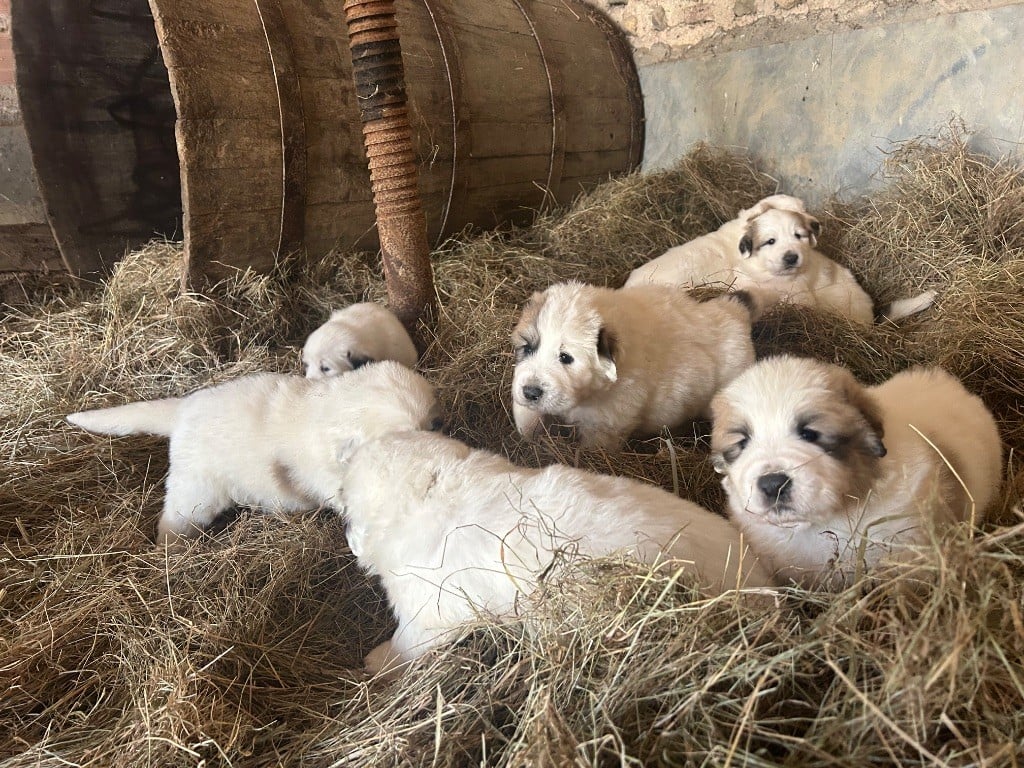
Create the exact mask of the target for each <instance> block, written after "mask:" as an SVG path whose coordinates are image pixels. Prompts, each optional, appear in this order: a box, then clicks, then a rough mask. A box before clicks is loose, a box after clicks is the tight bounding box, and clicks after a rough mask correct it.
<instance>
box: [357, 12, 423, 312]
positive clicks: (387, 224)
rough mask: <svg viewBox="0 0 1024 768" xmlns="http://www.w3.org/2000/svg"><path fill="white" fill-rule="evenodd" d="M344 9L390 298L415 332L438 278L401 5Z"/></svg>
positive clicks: (394, 309) (392, 306) (392, 305)
mask: <svg viewBox="0 0 1024 768" xmlns="http://www.w3.org/2000/svg"><path fill="white" fill-rule="evenodd" d="M344 7H345V21H346V23H347V24H348V36H349V47H350V49H351V51H352V77H353V80H354V81H355V89H356V97H357V99H358V100H359V112H360V117H361V118H362V121H363V142H364V144H365V146H366V155H367V157H368V159H369V166H370V184H371V188H372V189H373V203H374V207H375V209H376V212H377V230H378V233H379V235H380V246H381V254H382V257H383V261H384V277H385V279H386V280H387V287H388V303H389V304H390V306H391V309H392V310H393V311H394V312H395V314H396V315H398V317H399V319H401V321H402V322H403V323H404V324H405V325H406V327H407V328H409V330H410V331H413V332H415V326H416V323H417V321H418V320H420V319H421V318H426V317H429V316H430V315H431V314H432V312H433V306H434V280H433V271H432V269H431V265H430V247H429V245H428V243H427V222H426V217H425V216H424V214H423V206H422V202H421V200H420V192H419V187H418V186H417V175H418V172H417V160H416V154H415V152H414V151H413V143H412V128H411V126H410V124H409V111H408V108H407V106H406V96H405V72H404V69H403V67H402V49H401V46H400V44H399V38H398V24H397V22H396V19H395V4H394V2H393V0H345V5H344Z"/></svg>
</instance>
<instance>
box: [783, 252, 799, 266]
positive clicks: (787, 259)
mask: <svg viewBox="0 0 1024 768" xmlns="http://www.w3.org/2000/svg"><path fill="white" fill-rule="evenodd" d="M798 261H800V254H799V253H794V252H793V251H788V252H786V253H785V254H783V256H782V263H783V264H785V265H786V266H787V267H795V266H796V263H797V262H798Z"/></svg>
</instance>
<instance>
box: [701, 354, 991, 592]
mask: <svg viewBox="0 0 1024 768" xmlns="http://www.w3.org/2000/svg"><path fill="white" fill-rule="evenodd" d="M712 410H713V411H714V429H713V431H712V451H713V452H714V462H715V466H716V468H717V469H718V471H719V472H721V473H722V475H723V479H722V483H723V485H724V486H725V489H726V492H727V493H728V496H729V507H728V508H729V516H730V518H731V519H732V520H733V521H734V522H735V523H736V524H737V525H738V526H739V528H740V529H741V530H742V531H743V532H744V533H745V534H746V535H747V536H748V537H749V541H750V544H751V546H752V547H753V548H754V550H755V551H756V552H757V553H758V555H760V556H761V557H762V558H765V559H766V560H768V561H770V562H771V563H772V564H773V566H774V568H775V569H776V572H777V573H778V574H779V575H780V576H782V577H783V578H785V579H788V580H792V581H796V582H799V583H801V584H804V585H807V586H812V587H813V586H825V587H831V588H833V589H839V588H843V587H846V586H848V585H849V584H851V583H852V582H853V580H854V577H855V576H856V574H858V573H860V572H862V571H864V570H871V569H873V568H874V567H875V566H876V565H878V564H879V563H880V562H883V561H891V560H893V559H894V558H898V557H905V556H907V555H909V554H910V549H911V548H912V547H913V546H914V545H917V546H919V547H920V546H922V545H925V544H927V543H928V542H929V541H930V540H931V539H932V538H933V537H934V536H935V535H936V532H937V531H941V530H942V529H943V528H947V527H949V526H950V525H952V524H953V523H955V522H970V523H971V525H972V526H973V525H975V524H976V523H978V522H980V521H981V520H982V519H983V516H984V513H985V512H986V511H987V510H988V507H989V505H990V504H991V503H992V501H993V500H994V499H995V498H996V494H997V493H998V491H999V484H1000V478H1001V477H1002V472H1003V464H1002V444H1001V443H1000V440H999V432H998V430H997V428H996V423H995V420H994V419H993V418H992V414H991V413H990V412H989V411H988V409H987V408H986V407H985V404H984V403H982V402H981V400H979V399H978V398H977V397H975V396H974V395H972V394H970V393H969V392H968V391H967V390H966V389H964V387H963V385H962V384H961V383H960V382H959V381H958V380H957V379H956V378H954V377H953V376H950V375H949V374H948V373H946V372H945V371H943V370H942V369H940V368H915V369H910V370H906V371H903V372H901V373H899V374H897V375H896V376H894V377H892V378H891V379H889V380H888V381H886V382H885V383H883V384H880V385H879V386H876V387H870V388H865V387H863V386H861V384H860V383H859V382H858V381H857V380H856V379H855V378H854V377H853V376H852V375H851V374H850V373H849V371H847V370H845V369H843V368H840V367H838V366H834V365H827V364H825V363H821V362H818V361H815V360H809V359H806V358H795V357H788V356H782V357H774V358H768V359H765V360H761V361H760V362H758V363H757V364H756V365H754V366H753V367H752V368H750V369H748V370H746V371H744V372H743V373H742V374H740V376H738V377H737V378H736V379H735V380H733V382H732V383H731V384H729V385H728V386H727V387H725V388H724V389H723V390H722V391H721V392H720V393H719V394H718V395H716V397H715V399H714V401H713V403H712Z"/></svg>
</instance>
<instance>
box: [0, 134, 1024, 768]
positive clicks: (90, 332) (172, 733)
mask: <svg viewBox="0 0 1024 768" xmlns="http://www.w3.org/2000/svg"><path fill="white" fill-rule="evenodd" d="M883 170H884V172H885V173H886V175H887V178H886V180H885V185H884V187H883V188H882V190H881V191H880V192H878V193H877V194H875V195H873V196H872V198H871V199H870V200H865V201H863V202H861V203H859V204H857V205H855V206H846V207H838V206H837V207H835V209H834V210H830V211H829V212H827V213H823V214H822V219H823V223H824V236H823V242H822V248H823V250H825V251H826V252H827V253H829V255H832V256H833V257H834V258H837V259H838V260H840V261H842V262H843V263H846V264H847V265H849V266H850V267H851V268H852V269H853V271H854V272H855V273H856V274H857V275H858V277H860V278H861V280H862V281H863V284H864V285H865V286H866V288H867V289H868V291H869V292H870V293H872V295H873V296H874V297H875V298H876V299H877V300H879V301H886V300H889V299H892V298H895V297H898V296H901V295H908V294H910V293H912V292H916V291H918V290H920V289H923V288H927V287H933V288H936V289H938V290H939V291H940V298H939V300H938V304H937V306H936V308H935V309H934V310H931V311H929V312H927V313H925V314H924V315H922V316H920V317H918V318H914V319H911V320H909V321H907V322H905V323H904V324H903V325H902V326H901V327H899V328H896V327H894V326H878V327H873V328H869V329H865V328H860V327H854V326H852V325H850V324H849V323H847V322H845V321H842V320H840V319H837V318H832V317H828V316H825V315H815V314H813V313H810V312H807V311H804V312H795V311H792V310H778V311H776V312H774V313H772V314H771V315H770V316H769V317H767V318H766V319H765V320H764V321H763V322H762V323H760V324H759V325H758V327H757V328H756V334H755V335H756V342H757V347H758V350H759V353H760V354H768V353H770V352H773V351H781V350H789V351H794V352H797V353H801V354H808V355H814V356H817V357H822V358H825V359H829V360H835V361H838V362H841V363H843V364H846V365H848V366H850V367H851V368H852V369H853V370H854V371H855V372H856V373H857V375H859V376H860V377H861V378H862V379H864V380H865V381H869V382H876V381H879V380H881V379H883V378H885V377H887V376H888V375H890V374H892V373H893V372H895V371H897V370H900V369H902V368H904V367H906V366H907V365H910V364H913V363H925V362H934V363H938V364H941V365H944V366H946V367H948V368H949V369H950V370H952V371H954V372H955V373H957V374H958V375H960V376H962V377H963V378H964V380H965V381H966V383H967V384H968V386H969V387H970V388H972V389H973V390H975V391H977V392H978V393H979V394H981V395H982V396H983V397H984V399H985V400H986V402H987V403H988V405H989V406H990V407H991V408H992V409H993V410H994V412H995V413H996V415H997V418H998V421H999V424H1000V428H1001V430H1002V434H1003V437H1004V439H1005V441H1006V444H1007V446H1008V448H1009V456H1008V459H1007V473H1006V483H1005V492H1004V494H1003V498H1002V500H1001V502H1000V503H999V504H998V505H997V508H996V509H995V510H993V514H992V519H991V520H990V521H989V522H988V523H987V524H986V525H985V526H984V527H983V528H982V529H981V530H980V531H974V532H972V531H969V530H967V529H966V528H961V529H958V530H955V531H953V532H951V533H950V534H949V535H948V536H947V537H945V538H944V539H943V540H942V541H938V542H935V547H936V550H937V553H938V556H937V557H936V559H935V562H934V564H932V565H928V566H920V567H917V568H909V567H907V568H905V569H903V570H901V571H898V572H897V573H895V574H894V575H891V576H890V577H888V578H886V579H884V580H877V581H873V580H868V579H865V580H863V581H861V582H860V583H858V584H856V585H855V586H854V587H852V588H851V589H849V590H847V591H846V592H843V593H841V594H838V595H816V594H812V593H807V592H804V591H801V590H798V589H791V590H782V591H780V594H779V596H778V598H777V600H774V601H769V603H768V604H763V603H754V602H751V601H749V600H748V601H744V600H741V599H738V598H737V597H736V596H725V597H723V598H720V599H717V600H711V601H709V600H703V599H699V596H698V595H697V594H696V593H695V592H694V590H693V587H692V585H691V584H689V583H688V582H686V580H685V579H684V578H682V577H680V575H679V574H678V573H676V572H674V571H673V570H672V569H670V568H665V567H661V568H655V569H649V568H646V567H640V566H638V565H636V564H633V563H630V562H626V561H617V560H604V561H594V562H578V563H565V564H563V565H562V566H561V567H560V568H559V569H558V570H557V572H556V573H553V574H551V575H550V576H549V577H548V579H547V580H546V581H545V583H544V585H543V587H542V589H541V590H540V592H539V594H538V595H537V596H536V598H535V600H534V601H533V603H532V604H531V605H530V606H529V610H528V611H524V614H523V616H522V617H521V618H520V619H519V620H517V621H513V622H508V623H505V624H501V625H499V624H495V623H492V622H488V621H486V620H485V619H483V618H482V619H481V622H480V624H479V626H478V627H476V628H473V629H471V630H467V633H466V634H465V636H464V637H463V639H462V640H461V641H459V642H457V643H455V644H454V645H453V646H451V647H449V648H446V649H444V650H442V651H440V652H437V653H434V654H431V655H429V656H427V657H425V658H424V659H423V660H422V662H421V663H419V664H418V665H417V666H416V667H415V668H414V669H413V670H412V671H411V672H410V673H409V674H408V675H407V676H406V677H405V678H404V679H402V680H401V681H398V682H393V683H386V682H380V681H371V680H367V679H366V677H365V675H364V674H363V673H362V672H361V671H360V661H361V657H362V656H363V654H364V653H366V652H367V651H368V650H369V649H370V648H372V647H373V645H374V644H375V643H377V642H378V641H379V640H381V639H382V638H383V637H385V636H386V635H387V633H388V632H389V631H390V628H391V627H390V617H389V615H388V611H387V609H386V606H385V605H384V603H383V595H382V594H381V592H380V590H379V587H378V586H377V585H376V584H375V583H374V582H372V581H370V580H368V579H367V578H366V577H364V576H363V575H362V574H361V573H360V572H359V570H358V568H357V567H356V566H355V564H354V561H353V558H352V556H351V554H350V553H349V550H348V548H347V545H346V542H345V535H344V525H343V523H342V521H340V520H339V519H338V518H337V517H336V516H335V515H333V514H331V513H328V512H319V513H311V514H308V515H304V516H299V517H297V518H296V517H292V518H290V519H285V518H283V517H279V516H275V515H258V514H253V513H251V512H249V511H245V510H243V511H241V512H240V513H239V514H237V515H236V516H235V519H233V520H231V521H228V522H227V523H226V524H225V525H223V526H221V527H220V530H218V531H216V532H214V533H212V534H211V535H210V536H209V537H206V538H204V539H203V540H201V541H199V542H197V543H196V544H195V545H194V546H193V547H192V548H191V549H190V550H189V551H188V552H187V553H186V554H184V555H171V556H168V555H165V554H163V553H162V552H157V551H155V550H154V549H153V548H152V545H151V541H152V539H151V537H152V534H153V528H154V524H155V519H156V515H157V512H158V510H159V507H160V503H161V499H162V494H163V490H162V478H163V475H164V473H165V472H166V468H167V466H166V451H165V447H164V445H163V443H162V442H161V441H158V440H153V439H148V438H138V437H133V438H117V439H106V438H99V437H96V436H91V435H87V434H84V433H81V432H79V431H76V430H74V429H72V428H70V427H68V426H66V425H65V424H64V423H63V422H62V417H63V415H64V414H66V413H68V412H70V411H73V410H79V409H81V408H86V407H98V406H101V405H108V404H114V403H119V402H123V401H125V400H127V399H135V398H147V397H157V396H164V395H168V394H179V393H183V392H186V391H190V390H192V389H194V388H196V387H199V386H202V385H205V384H209V383H212V382H217V381H223V380H226V379H230V378H232V377H236V376H239V375H241V374H244V373H248V372H251V371H256V370H268V369H269V370H281V371H297V370H298V367H299V361H298V347H299V346H300V345H301V343H302V340H303V338H304V336H305V334H306V333H308V332H309V331H310V330H312V329H313V328H314V327H315V326H316V325H317V324H318V323H319V322H321V321H322V320H323V319H324V318H325V317H326V314H327V311H328V309H329V308H330V307H334V306H339V305H342V304H345V303H348V302H351V301H353V300H357V299H362V298H371V299H382V298H383V296H384V286H383V282H382V279H381V275H380V272H379V269H378V267H377V264H376V259H375V258H373V257H372V256H371V255H354V256H353V255H345V254H335V255H333V256H332V257H330V258H328V259H326V260H324V261H323V263H321V264H318V265H316V266H315V267H308V266H303V265H301V264H299V263H297V262H294V263H288V262H286V263H283V264H282V265H281V266H280V269H279V271H278V272H277V273H276V274H273V275H269V276H262V277H261V276H256V275H252V274H242V275H239V276H238V277H237V278H235V279H232V280H230V281H228V282H226V283H224V284H222V285H219V286H216V287H215V288H214V289H211V291H210V292H209V294H208V295H205V296H199V295H179V294H178V291H177V286H178V277H179V274H180V268H181V259H182V253H181V248H180V245H178V244H174V243H155V244H152V245H150V246H149V247H147V248H145V249H143V250H140V251H138V252H136V253H133V254H130V255H128V256H127V257H126V258H125V259H124V260H123V261H122V262H121V263H120V265H119V267H118V268H117V271H116V273H115V274H114V275H113V276H112V277H111V278H110V280H109V281H108V282H107V283H106V284H105V285H103V286H99V287H95V288H70V289H69V288H53V287H52V286H51V287H45V288H42V289H41V288H39V287H38V286H37V287H36V288H35V289H32V290H30V289H29V288H28V287H26V292H25V295H26V296H28V297H29V300H22V301H21V302H20V303H17V304H15V305H8V306H6V307H4V308H3V310H2V311H3V313H4V314H3V321H2V322H3V326H2V327H3V334H2V336H0V374H2V376H3V381H4V387H3V389H2V392H0V412H2V417H3V420H2V426H0V430H2V432H0V462H2V469H0V529H2V534H3V550H2V554H0V561H2V563H3V565H2V571H0V626H2V631H0V765H2V766H5V767H6V766H29V765H33V766H34V765H44V766H65V765H93V766H101V765H102V766H139V765H159V766H172V765H234V766H269V765H279V764H287V765H309V766H328V765H374V766H376V765H382V766H406V765H408V766H413V765H417V766H418V765H440V766H464V765H570V764H576V765H621V766H626V765H741V764H742V765H755V766H756V765H777V764H788V765H801V766H825V765H848V766H858V767H859V766H866V765H896V764H900V765H986V766H996V765H1018V764H1020V761H1021V746H1020V745H1021V744H1022V743H1024V714H1022V713H1024V662H1022V659H1024V586H1022V585H1024V517H1022V515H1021V511H1020V496H1021V492H1022V491H1024V473H1022V469H1021V465H1020V461H1019V457H1018V455H1017V450H1018V449H1019V448H1020V446H1021V445H1022V444H1024V414H1022V412H1021V403H1022V394H1024V393H1022V387H1024V384H1022V382H1024V307H1022V304H1021V296H1022V290H1024V225H1022V223H1021V222H1022V221H1024V177H1022V176H1021V174H1020V172H1019V171H1018V170H1016V169H1015V168H1014V167H1012V166H1010V165H1004V164H1001V163H996V162H992V161H990V160H987V159H984V158H981V157H977V156H974V155H973V154H972V153H971V152H970V150H969V149H968V146H967V141H966V138H965V136H964V135H962V134H961V133H958V132H955V131H954V132H952V133H950V134H948V135H945V136H943V137H942V138H941V139H939V140H937V141H918V142H911V143H908V144H904V145H902V146H901V147H899V148H898V150H897V151H896V152H894V153H893V154H892V156H891V157H890V158H889V160H888V163H887V165H886V167H885V168H884V169H883ZM773 191H775V188H774V184H773V182H772V181H771V179H769V178H767V177H766V176H764V175H762V174H760V173H759V172H758V171H757V169H756V167H755V166H754V165H753V164H752V163H751V162H750V161H749V160H748V159H746V158H744V157H741V156H737V155H733V154H729V153H726V152H723V151H719V150H715V149H712V148H708V147H698V148H696V149H695V150H694V151H693V152H692V153H691V154H690V155H689V156H688V157H686V158H685V159H684V160H683V161H682V162H681V163H680V164H679V165H678V167H676V168H674V169H673V170H671V171H668V172H665V173H659V174H655V175H650V176H632V177H629V178H626V179H622V180H617V181H611V182H608V183H606V184H605V185H603V186H602V187H600V188H599V189H597V190H596V191H594V192H593V193H592V194H590V195H589V196H587V197H585V198H582V199H581V200H580V201H579V202H578V203H577V204H576V205H575V206H574V207H573V208H572V209H571V210H568V211H562V212H559V213H557V214H550V215H547V216H545V217H543V218H542V219H540V220H538V222H537V223H536V224H535V225H534V226H533V227H531V228H529V229H524V230H518V231H515V232H511V233H504V234H502V235H487V236H482V237H476V238H469V239H463V240H459V241H454V242H452V243H449V244H448V245H446V246H445V247H444V248H443V249H441V250H440V251H439V252H437V253H436V254H435V270H436V277H437V291H438V295H439V300H440V313H439V317H438V318H437V322H436V324H435V325H434V326H433V328H432V329H430V330H428V331H427V332H426V335H427V338H428V341H429V348H428V349H427V352H426V355H425V357H424V360H423V363H422V369H423V371H424V373H425V374H426V375H427V376H428V378H430V379H431V380H432V381H434V382H435V383H436V384H437V386H438V388H439V392H440V395H441V397H442V399H443V401H444V404H445V407H446V410H447V413H448V416H449V420H450V422H451V424H452V426H453V427H454V428H455V431H456V435H457V436H458V437H460V438H461V439H463V440H465V441H467V442H469V443H470V444H472V445H474V446H482V447H487V448H490V449H493V450H497V451H501V452H503V453H505V454H506V455H509V456H510V457H511V458H513V459H514V460H516V461H518V462H521V463H525V464H539V463H544V462H548V461H552V460H560V461H564V462H567V463H573V464H578V465H580V466H587V467H591V468H595V469H598V470H600V471H606V472H614V473H617V474H623V475H628V476H633V477H640V478H645V479H648V480H650V481H651V482H654V483H658V484H660V485H662V486H664V487H666V488H669V489H675V490H677V491H678V492H679V493H680V494H682V495H684V496H687V497H689V498H693V499H695V500H697V501H699V502H701V503H703V504H705V505H706V506H708V507H710V508H712V509H720V508H721V505H722V494H721V491H720V488H719V486H718V482H717V479H716V478H715V476H714V473H713V472H712V471H711V470H710V467H709V463H708V462H707V460H706V455H707V447H706V440H705V438H704V437H703V435H702V434H696V435H676V436H674V437H673V438H671V439H657V440H651V441H647V442H646V443H640V444H635V445H633V446H632V448H631V450H629V451H627V452H625V453H624V454H622V455H615V456H606V455H601V454H596V455H577V452H576V451H574V450H573V448H572V446H570V445H567V444H559V443H552V444H548V445H541V446H533V445H526V444H524V443H522V442H521V441H520V440H519V439H518V437H517V436H515V435H514V430H513V428H512V425H511V418H510V415H509V412H508V395H507V393H508V388H509V384H510V379H511V366H512V360H511V353H510V345H509V341H508V333H509V330H510V329H511V327H512V325H513V324H514V321H515V318H516V316H517V314H518V311H519V307H520V306H521V305H522V302H523V301H525V300H526V298H528V296H529V295H530V293H531V291H533V290H539V289H542V288H544V287H545V286H546V285H548V284H549V283H551V282H553V281H556V280H562V279H567V278H583V279H586V280H588V281H591V282H596V283H602V284H610V285H617V284H618V283H619V282H620V281H621V279H622V278H623V276H624V275H625V274H626V273H627V272H628V270H629V269H631V268H632V267H634V266H636V265H637V264H638V263H640V262H642V261H643V260H644V259H647V258H650V257H652V256H655V255H657V254H659V253H660V252H661V251H663V250H664V249H665V248H666V247H668V246H670V245H673V244H676V243H678V242H681V241H683V240H684V239H688V238H690V237H694V236H696V235H698V234H701V233H703V232H706V231H708V230H710V229H712V228H714V227H716V226H717V225H718V224H719V223H720V222H721V221H724V220H725V219H727V218H729V217H731V216H732V215H734V213H735V211H736V210H738V209H739V208H741V207H743V206H746V205H749V204H750V203H752V202H754V201H755V200H756V199H758V198H759V197H761V196H763V195H765V194H768V193H771V192H773ZM700 431H701V430H697V432H698V433H699V432H700Z"/></svg>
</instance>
